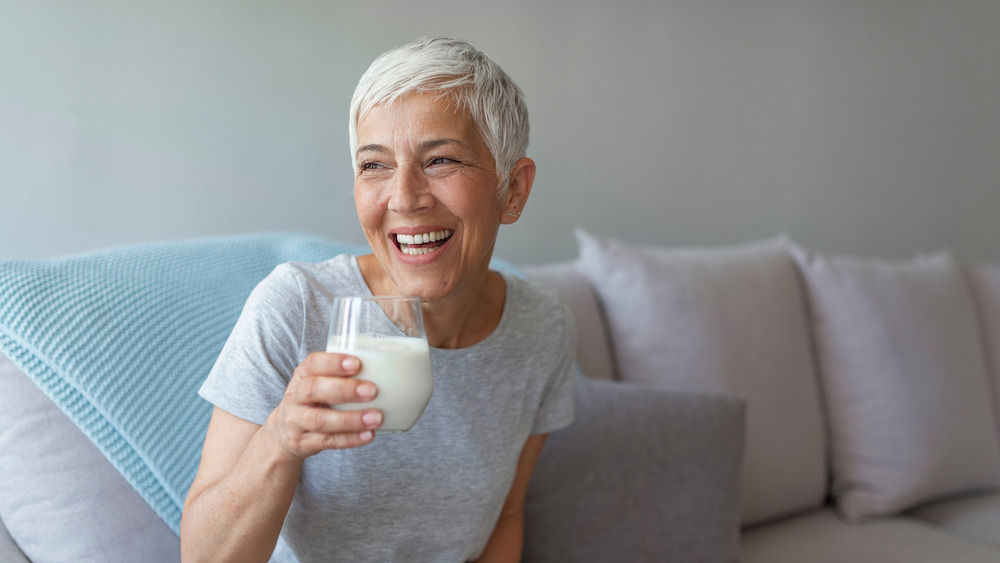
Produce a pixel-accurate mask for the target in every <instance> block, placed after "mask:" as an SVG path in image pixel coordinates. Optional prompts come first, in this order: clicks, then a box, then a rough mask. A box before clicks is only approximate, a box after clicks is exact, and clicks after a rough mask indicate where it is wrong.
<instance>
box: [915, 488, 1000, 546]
mask: <svg viewBox="0 0 1000 563" xmlns="http://www.w3.org/2000/svg"><path fill="white" fill-rule="evenodd" d="M909 514H910V515H911V516H914V517H916V518H919V519H921V520H924V521H926V522H930V523H931V524H933V525H934V526H936V527H938V528H941V529H943V530H947V531H948V532H949V533H952V534H954V535H956V536H959V537H962V538H965V539H968V540H970V541H975V542H979V543H982V544H984V545H986V546H989V547H991V548H993V549H996V550H998V551H1000V534H998V533H997V531H998V530H1000V493H996V492H994V493H990V494H981V495H973V496H966V497H961V498H956V499H950V500H945V501H940V502H934V503H931V504H925V505H923V506H919V507H917V508H915V509H914V510H913V511H911V512H910V513H909Z"/></svg>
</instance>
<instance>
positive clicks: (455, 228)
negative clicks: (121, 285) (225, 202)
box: [181, 38, 574, 562]
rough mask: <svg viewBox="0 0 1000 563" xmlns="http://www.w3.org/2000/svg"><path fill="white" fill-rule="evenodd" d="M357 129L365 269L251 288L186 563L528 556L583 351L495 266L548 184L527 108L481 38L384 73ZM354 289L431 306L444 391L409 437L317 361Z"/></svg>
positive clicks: (541, 292)
mask: <svg viewBox="0 0 1000 563" xmlns="http://www.w3.org/2000/svg"><path fill="white" fill-rule="evenodd" d="M350 118H351V120H350V124H351V127H350V133H351V149H352V153H353V158H354V162H355V165H356V169H355V182H354V196H355V203H356V206H357V212H358V218H359V220H360V222H361V227H362V229H363V231H364V233H365V237H366V238H367V240H368V243H369V245H370V246H371V248H372V251H373V253H372V254H369V255H364V256H349V255H342V256H337V257H335V258H333V259H331V260H328V261H326V262H322V263H319V264H301V263H293V264H284V265H281V266H279V267H278V268H276V269H275V270H274V272H273V273H272V274H271V275H269V276H268V277H267V278H266V279H265V280H264V281H262V282H261V284H260V285H259V286H258V287H257V288H256V289H255V290H254V292H253V293H252V294H251V296H250V298H249V299H248V301H247V304H246V306H245V308H244V311H243V314H242V315H241V316H240V319H239V321H238V323H237V325H236V327H235V328H234V330H233V333H232V335H231V336H230V338H229V341H228V342H227V343H226V346H225V348H224V350H223V351H222V354H221V355H220V357H219V359H218V361H217V362H216V365H215V367H214V368H213V370H212V372H211V373H210V375H209V376H208V379H207V380H206V382H205V383H204V385H203V387H202V389H201V391H200V393H201V395H202V396H203V397H205V398H206V399H207V400H209V401H210V402H212V403H213V404H214V405H215V409H214V411H213V414H212V419H211V422H210V424H209V428H208V432H207V435H206V438H205V446H204V450H203V453H202V459H201V465H200V467H199V469H198V473H197V476H196V477H195V480H194V483H193V484H192V485H191V489H190V491H189V493H188V498H187V500H186V502H185V508H184V515H183V519H182V523H181V544H182V552H183V554H184V557H185V559H186V560H192V561H193V560H209V561H224V560H231V561H241V562H242V561H266V560H268V558H269V557H272V554H273V560H279V561H285V560H287V561H295V560H299V561H302V562H306V561H333V560H345V561H348V560H349V561H393V560H402V561H466V560H471V559H480V560H502V561H516V560H518V559H519V558H520V554H521V548H522V542H523V505H524V499H525V495H526V492H527V487H528V481H529V479H530V477H531V473H532V471H533V469H534V465H535V462H536V460H537V458H538V455H539V452H540V451H541V449H542V446H543V444H544V442H545V437H546V435H547V433H549V432H551V431H553V430H556V429H558V428H561V427H563V426H566V425H568V424H569V423H570V422H571V420H572V416H573V404H572V389H571V386H572V375H571V373H572V364H573V350H574V345H573V331H572V322H571V319H570V316H569V312H568V310H567V309H566V308H565V306H563V305H562V304H561V303H560V302H559V300H558V298H557V297H556V295H555V293H554V292H553V291H552V290H549V289H546V288H544V287H542V286H540V285H537V284H534V283H531V282H528V281H525V280H523V279H520V278H518V277H516V276H512V275H509V274H503V273H499V272H496V271H493V270H490V268H489V264H490V258H491V256H492V253H493V247H494V243H495V241H496V237H497V233H498V231H499V227H500V225H503V224H511V223H514V222H516V221H517V220H518V217H519V216H520V215H521V212H522V210H523V209H524V205H525V203H526V202H527V199H528V195H529V193H530V192H531V186H532V182H533V180H534V175H535V164H534V162H532V161H531V160H530V159H529V158H526V157H525V152H526V148H527V144H528V120H527V111H526V108H525V104H524V100H523V94H522V93H521V90H520V89H519V88H518V87H517V85H515V84H514V82H513V81H512V80H511V79H510V78H509V77H508V76H507V74H506V73H504V71H503V70H502V69H501V68H500V67H499V66H498V65H497V64H496V63H495V62H494V61H493V60H491V59H490V58H489V57H487V56H486V55H485V54H483V53H481V52H480V51H478V50H476V49H475V48H474V47H472V46H471V45H469V44H468V43H465V42H461V41H455V40H450V39H442V38H429V39H422V40H418V41H416V42H414V43H411V44H409V45H405V46H403V47H400V48H397V49H394V50H392V51H389V52H388V53H386V54H384V55H382V56H381V57H379V58H378V59H376V60H375V62H373V63H372V65H371V67H370V68H369V69H368V71H367V72H366V73H365V74H364V76H362V78H361V80H360V82H359V84H358V87H357V89H356V91H355V94H354V97H353V99H352V101H351V110H350ZM416 235H420V236H416ZM411 237H413V238H412V239H411ZM421 241H424V242H421ZM356 294H360V295H366V294H374V295H414V296H419V297H420V298H421V299H422V302H423V305H422V306H423V313H424V321H425V326H426V331H427V337H428V340H429V343H430V345H431V347H432V348H431V363H432V366H433V370H434V379H435V388H434V395H433V396H432V398H431V401H430V403H429V405H428V406H427V409H426V411H425V412H424V414H423V416H422V417H421V419H420V420H418V421H417V423H416V425H415V426H414V427H413V428H412V429H411V430H410V431H408V432H406V433H403V434H378V435H375V433H374V430H376V429H377V428H378V427H379V425H380V424H381V423H382V419H383V416H382V413H381V412H380V411H378V410H376V409H362V410H359V411H351V412H347V411H338V410H334V409H331V408H329V406H328V405H330V404H339V403H348V402H366V401H370V400H371V399H372V398H373V397H374V396H375V395H376V394H377V393H378V389H376V388H375V386H374V385H373V384H372V383H370V382H366V381H363V380H362V379H360V378H357V377H354V376H356V375H357V374H358V373H359V370H360V367H361V366H360V361H359V360H358V359H357V358H355V357H351V356H347V355H339V354H333V353H325V352H319V351H318V350H324V349H325V341H326V336H327V327H328V323H329V318H330V314H331V311H330V309H331V306H330V305H331V300H332V298H333V297H334V296H336V295H356Z"/></svg>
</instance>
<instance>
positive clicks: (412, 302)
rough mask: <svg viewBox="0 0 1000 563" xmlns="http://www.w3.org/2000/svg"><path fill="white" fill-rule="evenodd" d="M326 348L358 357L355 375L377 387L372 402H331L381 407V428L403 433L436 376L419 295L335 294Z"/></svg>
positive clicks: (347, 407) (422, 406)
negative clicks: (359, 370)
mask: <svg viewBox="0 0 1000 563" xmlns="http://www.w3.org/2000/svg"><path fill="white" fill-rule="evenodd" d="M326 351H327V352H338V353H341V354H350V355H352V356H357V357H358V358H359V359H360V360H361V373H360V374H358V376H357V377H358V378H360V379H364V380H367V381H371V382H372V383H374V384H375V386H376V387H378V394H377V395H376V397H375V399H374V400H373V401H371V402H368V403H344V404H341V405H331V407H333V408H335V409H339V410H359V409H367V408H376V409H381V411H382V414H383V416H384V421H383V423H382V426H381V427H380V428H379V429H378V430H377V432H379V433H394V432H406V431H407V430H409V429H410V428H411V427H412V426H413V424H414V423H416V422H417V419H419V418H420V416H421V415H422V414H423V413H424V409H425V408H427V403H428V402H429V401H430V399H431V394H432V392H433V391H434V377H433V375H432V373H431V355H430V348H429V347H428V345H427V334H426V333H425V332H424V318H423V315H422V313H421V309H420V298H419V297H386V296H374V297H336V298H334V300H333V315H332V319H331V321H330V335H329V339H328V340H327V345H326Z"/></svg>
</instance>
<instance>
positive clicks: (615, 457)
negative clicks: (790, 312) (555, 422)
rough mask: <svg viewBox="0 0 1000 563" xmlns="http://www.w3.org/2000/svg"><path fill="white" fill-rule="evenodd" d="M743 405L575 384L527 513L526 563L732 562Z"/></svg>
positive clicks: (541, 462) (736, 534)
mask: <svg viewBox="0 0 1000 563" xmlns="http://www.w3.org/2000/svg"><path fill="white" fill-rule="evenodd" d="M743 416H744V405H743V403H742V402H741V401H738V400H736V399H732V398H727V397H721V396H712V395H701V394H690V393H672V392H668V391H665V390H659V389H649V388H646V387H640V386H636V385H630V384H626V383H615V382H607V381H596V380H590V379H584V378H580V380H578V381H577V385H576V421H575V422H574V423H573V424H572V425H571V426H569V427H567V428H565V429H563V430H560V431H557V432H553V433H552V434H551V435H550V436H549V439H548V443H546V445H545V449H544V450H543V451H542V455H541V457H540V459H539V460H538V465H537V466H536V468H535V472H534V475H533V476H532V479H531V486H530V488H529V491H528V497H527V501H526V506H525V549H524V561H532V562H539V561H552V562H560V563H561V562H564V561H577V562H584V563H586V562H588V561H594V562H605V561H650V560H654V559H655V560H657V561H735V560H736V557H737V550H738V545H739V527H740V526H739V506H738V500H739V493H738V485H739V468H740V460H741V453H742V446H743Z"/></svg>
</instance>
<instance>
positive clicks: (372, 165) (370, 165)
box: [358, 162, 382, 172]
mask: <svg viewBox="0 0 1000 563" xmlns="http://www.w3.org/2000/svg"><path fill="white" fill-rule="evenodd" d="M378 168H382V164H381V163H379V162H362V163H361V164H359V165H358V170H360V171H361V172H364V171H365V170H376V169H378Z"/></svg>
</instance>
